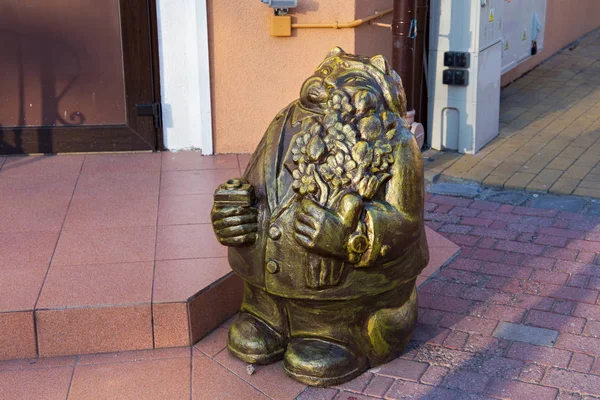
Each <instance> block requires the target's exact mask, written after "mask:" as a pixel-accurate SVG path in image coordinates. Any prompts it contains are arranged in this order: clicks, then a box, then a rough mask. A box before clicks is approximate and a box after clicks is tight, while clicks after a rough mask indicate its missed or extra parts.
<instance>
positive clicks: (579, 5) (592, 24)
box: [502, 0, 600, 86]
mask: <svg viewBox="0 0 600 400" xmlns="http://www.w3.org/2000/svg"><path fill="white" fill-rule="evenodd" d="M599 15H600V1H598V0H547V9H546V34H545V37H544V50H543V51H542V52H540V53H538V54H537V55H535V56H533V57H532V58H530V59H529V60H527V61H526V62H524V63H523V64H520V65H519V66H517V67H516V68H514V69H512V70H510V71H508V72H507V73H505V74H504V75H502V85H503V86H504V85H506V84H508V83H510V82H512V81H514V80H515V79H517V78H518V77H519V76H521V75H523V74H524V73H526V72H527V71H529V70H531V69H532V68H534V67H535V66H536V65H538V64H540V63H542V62H543V61H544V60H546V59H547V58H548V57H550V56H552V55H553V54H554V53H556V52H557V51H559V50H560V49H562V48H563V47H565V46H566V45H568V44H569V43H571V42H573V41H575V40H576V39H577V38H578V37H580V36H582V35H584V34H586V33H588V32H590V31H592V30H594V29H596V28H598V27H599V26H600V19H599V18H598V16H599Z"/></svg>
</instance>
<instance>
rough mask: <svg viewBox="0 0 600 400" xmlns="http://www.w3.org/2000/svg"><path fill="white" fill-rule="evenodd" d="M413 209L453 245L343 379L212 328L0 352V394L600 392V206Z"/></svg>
mask: <svg viewBox="0 0 600 400" xmlns="http://www.w3.org/2000/svg"><path fill="white" fill-rule="evenodd" d="M528 204H529V203H528ZM535 204H539V205H542V206H544V207H545V206H547V202H542V201H538V202H537V203H535ZM426 206H427V207H426V208H427V210H428V211H427V213H426V223H427V225H428V226H429V227H430V228H431V229H433V230H435V231H437V232H439V233H440V234H441V235H443V236H445V237H447V238H448V239H450V240H452V241H454V242H457V243H459V244H460V246H461V249H462V250H461V253H460V254H459V255H458V257H457V258H455V259H454V260H452V261H451V262H450V263H448V264H447V265H446V266H444V267H442V268H441V269H440V270H439V272H437V273H434V274H433V275H432V276H430V277H429V278H428V279H427V280H426V281H425V282H424V283H423V285H422V286H421V287H420V290H419V306H420V314H419V323H418V327H417V330H416V332H415V336H414V338H413V341H412V342H411V343H410V345H409V348H408V349H407V351H406V352H405V353H404V354H403V355H402V356H401V357H400V358H398V359H396V360H394V361H392V362H390V363H388V364H386V365H383V366H380V367H377V368H374V369H371V370H370V371H368V372H367V373H365V374H363V375H362V376H360V377H359V378H357V379H355V380H354V381H352V382H349V383H347V384H345V385H342V386H340V387H336V388H329V389H316V388H307V387H304V386H303V385H299V384H298V383H297V382H295V381H293V380H291V379H289V378H288V377H286V376H285V375H284V374H283V372H282V371H281V368H280V365H278V364H275V365H271V366H267V367H264V366H257V367H256V372H255V373H254V374H253V375H248V374H247V373H246V364H244V363H242V362H240V361H238V360H236V359H234V358H233V357H231V356H230V355H229V354H228V353H227V350H226V349H224V346H225V340H226V335H227V329H226V328H227V324H225V325H224V326H222V327H220V328H218V329H217V330H215V331H214V332H213V333H212V334H211V335H209V336H208V337H207V338H205V339H204V340H202V341H201V342H200V343H198V344H197V345H196V346H194V347H193V348H192V349H191V351H190V349H189V348H181V349H163V350H145V351H142V352H127V353H115V354H109V355H90V356H78V357H77V356H73V357H59V358H45V359H44V358H43V359H39V360H16V361H6V362H0V398H10V399H30V398H44V399H54V398H61V399H64V398H68V399H78V398H81V399H88V398H102V399H104V398H106V399H112V398H144V399H155V398H156V399H165V398H168V399H180V398H181V399H190V398H192V399H219V398H223V399H254V398H257V399H274V400H286V399H290V400H291V399H298V400H334V399H335V400H365V399H403V398H412V399H519V400H520V399H536V400H537V399H542V400H543V399H597V398H600V216H593V215H590V214H586V212H587V211H586V210H587V208H586V207H583V208H581V211H580V212H576V213H573V212H568V211H561V210H559V209H548V208H537V207H531V206H529V205H525V206H514V205H510V204H503V203H498V202H492V201H485V200H481V199H468V198H460V197H453V196H445V195H431V194H429V195H428V196H427V202H426ZM540 238H542V239H540ZM229 323H230V322H229ZM140 395H143V396H144V397H140ZM3 396H4V397H3ZM32 396H33V397H32Z"/></svg>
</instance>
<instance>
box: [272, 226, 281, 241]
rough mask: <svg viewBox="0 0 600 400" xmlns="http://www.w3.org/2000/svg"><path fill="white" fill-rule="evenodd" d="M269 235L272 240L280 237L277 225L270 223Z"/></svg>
mask: <svg viewBox="0 0 600 400" xmlns="http://www.w3.org/2000/svg"><path fill="white" fill-rule="evenodd" d="M269 237H270V238H271V239H273V240H277V239H279V238H280V237H281V229H280V228H279V227H278V226H277V225H271V227H270V228H269Z"/></svg>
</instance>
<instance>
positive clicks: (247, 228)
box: [210, 205, 258, 247]
mask: <svg viewBox="0 0 600 400" xmlns="http://www.w3.org/2000/svg"><path fill="white" fill-rule="evenodd" d="M210 216H211V220H212V224H213V229H214V231H215V235H216V236H217V239H218V240H219V243H221V244H222V245H225V246H231V247H242V246H249V245H251V244H253V243H254V242H255V241H256V231H257V230H258V210H257V209H256V208H254V207H241V206H217V205H213V208H212V211H211V213H210Z"/></svg>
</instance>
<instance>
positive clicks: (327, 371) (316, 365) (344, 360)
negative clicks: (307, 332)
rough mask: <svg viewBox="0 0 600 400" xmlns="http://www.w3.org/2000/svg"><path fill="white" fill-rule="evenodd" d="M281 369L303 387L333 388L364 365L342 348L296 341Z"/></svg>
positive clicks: (315, 341)
mask: <svg viewBox="0 0 600 400" xmlns="http://www.w3.org/2000/svg"><path fill="white" fill-rule="evenodd" d="M283 368H284V370H285V372H286V373H287V374H288V375H290V376H291V377H292V378H294V379H296V380H298V381H300V382H302V383H304V384H306V385H311V386H332V385H337V384H340V383H343V382H346V381H349V380H351V379H354V378H355V377H357V376H358V375H360V374H362V373H363V372H364V371H365V370H366V369H367V365H366V362H365V360H364V359H363V358H361V357H359V356H358V355H357V354H356V352H354V351H352V350H350V349H349V348H347V347H345V346H342V345H339V344H337V343H333V342H330V341H327V340H323V339H317V338H297V339H293V340H292V341H291V342H290V344H289V345H288V347H287V350H286V352H285V358H284V362H283Z"/></svg>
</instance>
